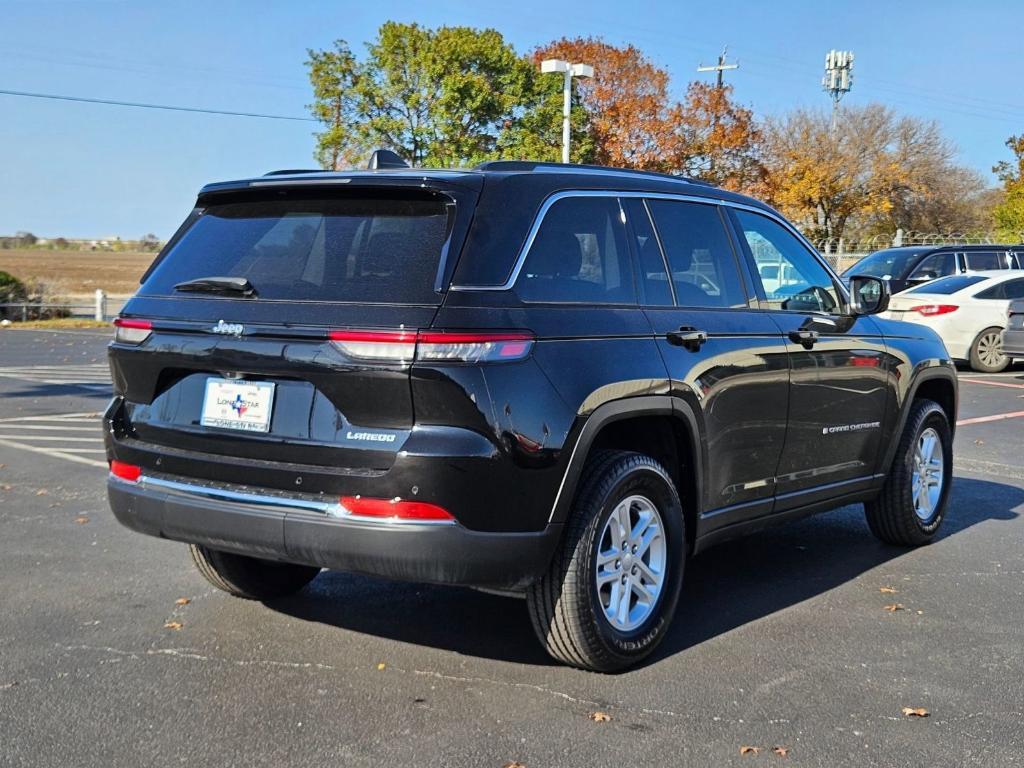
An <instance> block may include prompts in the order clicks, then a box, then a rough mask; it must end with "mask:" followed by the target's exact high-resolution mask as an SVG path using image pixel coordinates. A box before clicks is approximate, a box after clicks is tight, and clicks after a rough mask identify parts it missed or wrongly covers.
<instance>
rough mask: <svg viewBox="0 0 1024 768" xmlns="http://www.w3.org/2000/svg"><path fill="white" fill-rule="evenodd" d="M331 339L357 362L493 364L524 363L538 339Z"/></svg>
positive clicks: (431, 334)
mask: <svg viewBox="0 0 1024 768" xmlns="http://www.w3.org/2000/svg"><path fill="white" fill-rule="evenodd" d="M327 337H328V338H329V339H330V340H331V341H332V342H333V343H334V345H335V346H336V347H337V348H338V349H339V350H341V352H342V353H344V354H345V355H346V356H347V357H350V358H352V359H354V360H377V361H382V362H405V363H408V362H412V361H413V360H425V361H432V362H448V363H493V362H508V361H513V360H522V359H523V358H525V357H527V356H528V355H529V354H530V350H531V349H532V348H533V342H534V338H533V335H532V334H528V333H463V332H445V331H419V332H417V331H405V330H398V331H331V332H330V333H328V335H327Z"/></svg>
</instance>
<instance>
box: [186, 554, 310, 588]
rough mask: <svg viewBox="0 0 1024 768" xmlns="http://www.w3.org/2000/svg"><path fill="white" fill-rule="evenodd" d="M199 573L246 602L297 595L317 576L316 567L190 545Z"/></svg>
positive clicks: (214, 584) (216, 585) (217, 586)
mask: <svg viewBox="0 0 1024 768" xmlns="http://www.w3.org/2000/svg"><path fill="white" fill-rule="evenodd" d="M189 551H190V552H191V553H192V561H193V562H194V563H195V565H196V568H197V569H198V570H199V573H201V574H202V575H203V578H205V579H206V580H207V581H208V582H210V583H211V584H213V586H215V587H216V588H217V589H220V590H223V591H224V592H227V593H228V594H229V595H234V596H235V597H244V598H246V599H247V600H272V599H274V598H277V597H284V596H286V595H291V594H293V593H295V592H298V591H299V590H300V589H302V588H303V587H304V586H306V585H307V584H309V582H311V581H312V580H313V579H314V578H316V575H317V574H318V573H320V569H319V568H314V567H312V566H309V565H296V564H294V563H278V562H275V561H273V560H261V559H259V558H256V557H247V556H245V555H236V554H234V553H232V552H221V551H220V550H217V549H209V548H208V547H203V546H200V545H198V544H190V545H189Z"/></svg>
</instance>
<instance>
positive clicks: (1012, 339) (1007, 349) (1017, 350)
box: [1003, 299, 1024, 358]
mask: <svg viewBox="0 0 1024 768" xmlns="http://www.w3.org/2000/svg"><path fill="white" fill-rule="evenodd" d="M1003 354H1004V355H1006V356H1007V357H1010V358H1015V357H1019V358H1024V299H1017V300H1015V301H1011V302H1010V306H1009V307H1008V308H1007V310H1006V329H1005V330H1004V331H1003Z"/></svg>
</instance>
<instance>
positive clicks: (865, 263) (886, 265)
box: [843, 249, 920, 280]
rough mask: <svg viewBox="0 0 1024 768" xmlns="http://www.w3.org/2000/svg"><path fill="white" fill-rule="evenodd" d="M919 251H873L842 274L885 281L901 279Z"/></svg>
mask: <svg viewBox="0 0 1024 768" xmlns="http://www.w3.org/2000/svg"><path fill="white" fill-rule="evenodd" d="M919 253H920V251H916V252H915V251H910V252H907V251H897V250H891V249H889V250H884V251H875V252H874V253H872V254H870V255H868V256H865V257H864V258H863V259H861V260H860V261H858V262H857V263H856V264H854V265H853V266H852V267H850V268H849V269H848V270H846V271H845V272H844V273H843V274H845V275H868V276H870V277H881V278H885V279H886V280H890V279H892V278H894V277H895V278H902V277H903V276H904V275H905V274H906V273H907V270H908V269H910V265H911V264H913V263H914V260H915V259H916V258H917V256H918V254H919Z"/></svg>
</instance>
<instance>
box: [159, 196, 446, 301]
mask: <svg viewBox="0 0 1024 768" xmlns="http://www.w3.org/2000/svg"><path fill="white" fill-rule="evenodd" d="M447 227H448V209H447V207H446V205H445V204H444V203H443V202H439V201H437V200H436V199H423V198H418V197H407V198H403V197H394V196H391V197H387V198H383V197H382V198H377V199H373V198H365V197H364V198H360V199H331V200H274V201H259V202H245V203H241V202H239V203H231V204H224V205H213V206H210V207H209V208H207V209H206V210H205V211H204V212H203V213H202V215H201V216H199V217H198V219H197V220H196V221H195V223H194V224H193V225H192V226H191V228H189V229H188V230H187V231H186V232H185V234H184V236H183V237H182V238H181V239H180V240H179V241H178V242H177V243H176V244H175V245H174V246H173V247H172V248H171V250H170V251H169V252H168V253H167V254H166V255H165V257H164V258H163V259H162V260H161V262H160V263H159V264H158V265H157V267H156V268H155V269H154V270H153V273H152V274H151V275H150V276H149V277H148V278H147V279H146V282H145V283H144V284H143V285H142V288H141V289H140V291H139V292H140V294H142V295H170V294H173V293H174V286H175V284H177V283H181V282H185V281H187V280H195V279H197V278H201V277H211V276H230V277H246V278H248V279H249V281H250V282H251V283H252V284H253V286H254V287H255V288H256V291H257V292H258V294H259V298H260V299H289V300H307V301H353V302H388V303H406V304H415V303H436V302H438V301H439V299H440V296H439V294H437V293H435V291H434V282H435V279H436V276H437V268H438V263H439V261H440V258H441V251H442V249H443V247H444V242H445V237H446V234H447ZM179 295H181V294H179Z"/></svg>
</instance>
